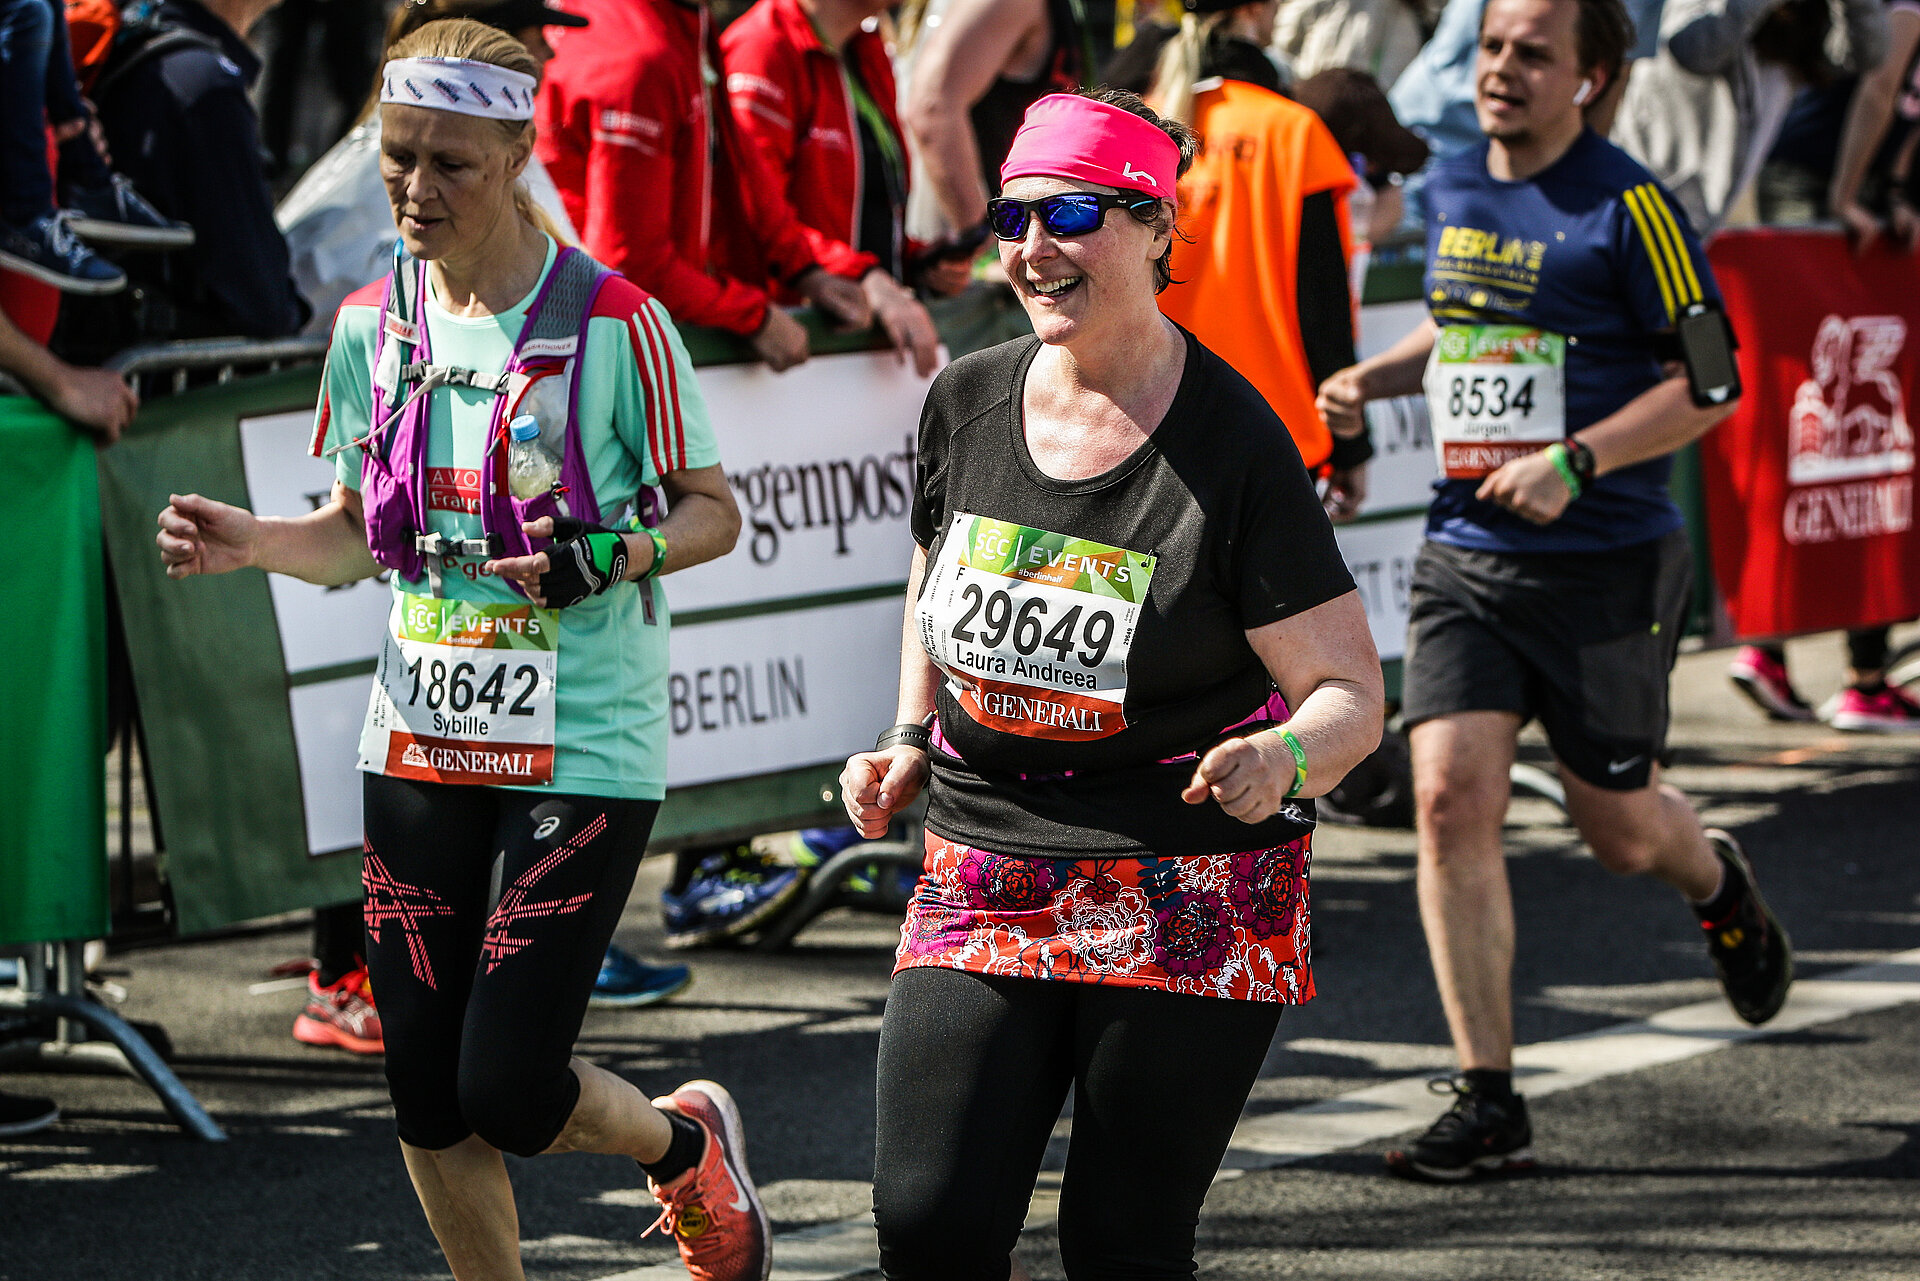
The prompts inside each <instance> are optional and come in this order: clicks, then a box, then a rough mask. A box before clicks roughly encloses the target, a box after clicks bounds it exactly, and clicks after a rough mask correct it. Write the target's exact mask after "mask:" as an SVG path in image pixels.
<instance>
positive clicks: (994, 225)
mask: <svg viewBox="0 0 1920 1281" xmlns="http://www.w3.org/2000/svg"><path fill="white" fill-rule="evenodd" d="M1158 203H1159V201H1157V200H1155V199H1154V198H1153V197H1152V196H1143V195H1141V194H1140V193H1139V192H1137V191H1123V192H1121V193H1120V194H1119V195H1117V196H1106V195H1101V194H1100V193H1098V192H1093V191H1069V192H1065V193H1062V194H1061V195H1058V196H1042V197H1041V198H1040V199H1038V200H1012V199H1009V198H1008V197H1006V196H1001V197H999V198H998V199H995V200H989V201H987V226H988V227H990V228H991V229H992V230H993V234H994V235H996V236H998V237H1000V239H1002V240H1024V239H1026V235H1027V221H1028V220H1029V219H1030V218H1032V217H1033V216H1034V215H1035V214H1038V215H1039V216H1040V225H1041V226H1042V227H1045V228H1046V229H1047V234H1048V235H1050V236H1084V235H1086V234H1087V233H1088V232H1091V231H1094V230H1096V229H1097V228H1098V227H1099V226H1100V224H1101V222H1102V221H1104V220H1105V218H1106V216H1107V210H1109V209H1125V210H1126V211H1127V212H1128V213H1135V212H1139V211H1143V210H1148V209H1151V208H1153V206H1155V205H1156V204H1158Z"/></svg>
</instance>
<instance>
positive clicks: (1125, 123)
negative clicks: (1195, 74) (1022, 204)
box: [1000, 93, 1180, 200]
mask: <svg viewBox="0 0 1920 1281" xmlns="http://www.w3.org/2000/svg"><path fill="white" fill-rule="evenodd" d="M1179 170H1180V148H1178V147H1176V146H1175V145H1174V143H1173V139H1171V138H1169V137H1167V135H1166V134H1165V133H1162V132H1161V131H1160V129H1159V128H1158V127H1157V126H1155V125H1151V124H1148V123H1147V122H1146V121H1145V120H1142V119H1141V118H1140V117H1139V116H1136V115H1134V114H1133V113H1132V112H1131V111H1123V110H1121V109H1120V108H1119V107H1114V106H1109V105H1108V104H1106V103H1104V102H1095V101H1094V100H1093V99H1091V98H1082V97H1080V96H1078V95H1077V94H1070V93H1054V94H1048V95H1047V96H1046V97H1044V98H1042V99H1040V100H1039V101H1038V102H1036V103H1034V104H1033V105H1032V106H1031V107H1028V108H1027V118H1026V120H1025V121H1024V122H1022V124H1021V125H1020V132H1019V133H1017V134H1015V135H1014V136H1013V147H1012V148H1011V149H1010V150H1009V151H1008V152H1007V162H1006V163H1005V164H1003V165H1001V166H1000V181H1001V183H1002V184H1003V185H1004V184H1006V183H1009V182H1012V181H1013V180H1014V179H1015V178H1031V177H1035V176H1046V177H1050V178H1076V179H1078V180H1079V181H1081V182H1093V183H1098V184H1100V185H1101V186H1103V187H1124V188H1126V189H1127V190H1130V191H1144V192H1146V193H1147V194H1148V195H1150V196H1158V197H1159V198H1160V199H1162V200H1172V199H1173V198H1174V194H1173V184H1174V179H1175V177H1176V176H1177V175H1178V173H1179Z"/></svg>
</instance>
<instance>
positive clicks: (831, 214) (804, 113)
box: [720, 0, 906, 279]
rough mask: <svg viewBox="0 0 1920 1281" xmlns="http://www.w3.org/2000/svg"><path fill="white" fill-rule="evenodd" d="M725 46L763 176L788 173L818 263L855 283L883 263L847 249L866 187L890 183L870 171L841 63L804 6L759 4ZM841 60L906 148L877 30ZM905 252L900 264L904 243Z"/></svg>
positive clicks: (734, 97) (745, 132)
mask: <svg viewBox="0 0 1920 1281" xmlns="http://www.w3.org/2000/svg"><path fill="white" fill-rule="evenodd" d="M720 48H721V49H722V51H724V53H725V56H726V67H727V99H728V101H729V103H730V104H731V105H732V108H733V119H734V123H735V124H736V125H737V126H738V127H739V130H740V133H741V134H742V136H744V137H746V138H749V139H751V140H752V141H753V142H754V143H755V144H756V145H757V146H758V147H759V149H760V154H761V156H762V158H763V159H764V160H765V161H766V163H767V168H768V169H769V170H770V171H772V172H773V173H774V174H776V175H780V174H784V175H786V182H785V184H784V186H783V188H782V192H783V194H784V197H785V201H786V203H787V204H789V205H791V206H792V209H793V212H794V214H795V215H796V216H797V217H798V218H799V220H800V222H801V223H802V224H804V225H805V227H806V229H807V236H808V242H809V243H810V244H811V245H812V246H813V248H814V252H815V255H816V256H817V257H818V259H819V261H820V262H821V263H822V264H823V265H826V266H827V268H828V270H830V271H833V272H835V273H836V274H838V275H844V276H850V277H852V278H854V279H858V278H859V275H863V274H865V273H866V272H867V271H870V270H872V269H873V267H875V266H876V265H878V264H877V261H876V260H875V259H874V258H873V256H872V255H870V254H864V253H859V252H858V251H857V250H854V249H852V248H851V246H852V245H853V244H855V243H856V242H857V241H858V240H859V236H860V202H861V199H862V196H863V192H864V188H865V184H866V183H868V182H881V183H884V182H885V181H886V177H885V175H882V174H877V173H873V174H870V173H866V172H864V166H863V165H862V163H861V153H860V134H859V124H858V121H857V118H856V116H855V114H854V103H853V94H852V91H851V90H850V89H849V88H848V84H847V73H846V70H845V68H844V66H843V65H842V63H841V60H840V55H839V54H836V53H835V52H834V50H832V49H830V48H828V47H827V45H826V44H825V43H823V42H822V41H821V39H820V35H819V33H818V32H817V31H815V30H814V27H813V22H812V20H811V19H810V18H809V17H808V16H807V12H806V10H804V9H802V8H801V7H800V3H799V0H759V2H758V3H757V4H755V5H754V6H753V8H751V9H749V10H747V12H746V13H745V14H743V15H742V16H741V17H740V19H739V20H738V21H736V22H735V23H734V24H733V25H732V26H730V27H728V28H727V30H726V34H724V35H722V36H721V37H720ZM843 52H844V54H845V56H846V58H847V60H848V61H849V62H851V63H852V65H853V66H854V67H855V68H856V69H857V71H858V72H859V75H860V81H861V83H862V84H863V85H864V86H865V87H866V89H867V92H868V94H869V95H870V96H871V97H872V98H873V100H874V103H875V105H877V106H878V107H879V108H880V111H881V114H882V115H883V116H884V117H885V118H886V122H887V127H888V128H889V129H891V130H892V131H893V136H894V138H895V139H896V140H903V139H904V138H905V136H906V135H905V134H904V133H902V132H901V129H900V119H899V115H898V113H897V111H896V108H895V106H894V98H895V96H896V94H895V90H894V83H893V62H892V59H890V58H889V57H888V56H887V45H886V41H885V40H883V39H882V38H881V37H880V35H879V34H878V33H877V32H872V31H860V32H856V33H855V34H854V36H853V38H852V39H851V40H849V41H847V43H846V46H845V48H844V50H843ZM900 147H901V152H900V154H901V157H902V161H903V164H902V173H901V174H900V187H901V190H900V196H901V203H902V206H903V208H901V209H899V210H896V223H897V221H898V218H899V216H900V215H901V214H903V213H904V212H905V211H904V203H905V197H906V174H905V172H904V170H905V164H904V160H905V155H906V149H905V148H906V144H905V142H904V141H901V142H900ZM901 251H902V252H901V255H900V256H901V257H902V258H903V259H904V257H905V246H904V245H902V246H901ZM850 254H855V255H857V257H858V258H859V259H864V260H865V261H864V264H862V263H860V262H857V261H854V260H852V259H849V258H848V257H847V255H850ZM856 267H857V268H858V272H857V273H856V271H855V270H854V269H855V268H856Z"/></svg>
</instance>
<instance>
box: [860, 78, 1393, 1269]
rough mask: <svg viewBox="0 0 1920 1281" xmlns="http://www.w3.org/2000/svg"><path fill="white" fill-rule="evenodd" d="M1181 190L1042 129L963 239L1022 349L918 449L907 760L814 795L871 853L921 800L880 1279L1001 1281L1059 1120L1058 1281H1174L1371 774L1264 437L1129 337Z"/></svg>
mask: <svg viewBox="0 0 1920 1281" xmlns="http://www.w3.org/2000/svg"><path fill="white" fill-rule="evenodd" d="M1191 157H1192V135H1191V134H1190V133H1188V132H1187V131H1186V130H1184V129H1183V128H1181V127H1180V126H1178V125H1164V124H1163V123H1162V122H1161V121H1160V120H1159V118H1158V117H1157V116H1154V115H1153V114H1152V113H1150V112H1149V111H1147V110H1146V108H1145V107H1144V106H1142V105H1141V104H1140V101H1139V99H1138V98H1137V97H1135V96H1134V95H1132V94H1124V93H1119V92H1115V91H1108V92H1106V93H1104V94H1101V95H1099V96H1098V97H1096V98H1089V97H1084V96H1077V95H1055V96H1052V97H1048V98H1044V99H1042V100H1041V101H1040V102H1038V103H1036V104H1035V105H1034V107H1033V108H1032V109H1031V110H1030V111H1029V112H1028V114H1027V118H1026V122H1025V124H1024V125H1023V126H1022V129H1021V132H1020V134H1019V135H1018V137H1016V139H1015V142H1014V146H1013V149H1012V151H1011V152H1010V154H1009V156H1008V160H1007V163H1006V166H1005V167H1004V168H1003V170H1002V172H1001V179H1002V183H1003V186H1004V193H1003V196H1002V197H1001V198H1000V199H998V200H995V201H993V202H992V203H991V204H990V206H989V222H990V224H991V225H992V226H993V228H994V231H995V234H996V235H998V236H999V237H1000V238H1001V250H1000V252H1001V262H1002V264H1003V266H1004V267H1005V268H1006V272H1007V275H1008V277H1009V279H1011V280H1012V281H1013V283H1014V287H1015V289H1016V290H1017V291H1018V292H1019V294H1020V297H1021V300H1022V302H1023V303H1024V305H1025V306H1026V308H1027V312H1028V315H1029V317H1030V318H1031V320H1032V321H1033V326H1034V331H1035V334H1036V337H1034V338H1028V339H1022V340H1019V341H1016V342H1012V343H1008V344H1006V345H1004V346H1001V347H996V348H992V349H989V350H987V351H983V352H978V353H975V354H974V355H971V356H968V357H966V358H964V359H962V360H959V361H956V362H955V363H954V364H953V365H951V366H949V367H948V368H947V370H945V371H944V372H943V373H942V374H941V375H940V377H939V379H938V380H937V381H936V382H935V384H934V387H933V390H932V391H931V393H930V394H929V396H928V400H927V405H926V408H925V410H924V411H923V414H922V417H921V426H920V460H919V475H918V478H917V492H916V494H915V498H914V510H913V529H914V536H915V541H916V542H917V543H918V545H919V547H918V550H917V551H916V553H915V556H914V563H913V570H912V581H911V584H910V585H909V588H908V602H909V605H910V609H909V612H908V616H907V629H906V636H905V638H904V642H905V643H904V646H903V654H902V672H901V685H900V703H899V708H900V721H901V724H899V725H897V726H895V727H894V729H892V730H890V731H888V732H887V733H886V734H884V735H882V736H881V739H880V742H879V744H878V746H877V748H876V750H875V751H873V752H866V753H861V754H860V755H857V756H855V757H853V758H852V759H851V760H849V761H848V763H847V767H846V770H845V772H844V773H843V774H842V776H841V781H842V785H843V789H844V794H845V798H846V805H847V812H848V814H849V815H850V816H851V817H852V819H853V821H854V822H855V824H857V825H858V826H859V827H860V828H861V830H862V832H863V833H865V834H867V835H870V836H872V835H878V834H880V833H881V832H882V831H884V830H885V827H886V824H887V822H888V820H889V819H890V818H891V817H892V815H893V814H895V813H896V812H898V811H899V810H900V809H901V808H902V807H903V806H905V805H906V804H908V803H909V802H910V801H911V800H912V799H913V798H914V797H915V796H916V795H917V794H918V793H919V791H920V789H921V788H922V787H923V786H925V785H927V784H928V782H929V779H930V780H931V793H930V798H929V809H928V814H927V851H928V853H927V864H926V868H927V870H926V874H925V875H924V876H923V877H922V880H921V883H920V885H919V887H918V889H917V890H916V892H915V895H914V900H913V904H912V906H911V908H910V910H909V914H908V918H907V922H906V925H905V927H904V929H903V937H902V941H901V945H900V951H899V962H898V965H897V968H896V971H895V978H894V985H893V990H892V994H891V996H890V998H889V1000H888V1003H887V1014H886V1021H885V1025H884V1028H883V1030H882V1033H881V1040H880V1062H879V1133H878V1150H877V1155H876V1162H875V1164H876V1170H875V1179H874V1184H875V1188H874V1201H875V1214H876V1218H877V1221H878V1223H879V1228H880V1246H881V1267H882V1270H883V1272H884V1273H885V1274H886V1275H887V1276H888V1277H890V1278H920V1277H933V1276H939V1277H981V1278H989V1277H991V1278H994V1281H999V1279H1000V1278H1004V1277H1006V1276H1007V1275H1008V1254H1009V1251H1010V1250H1011V1248H1012V1246H1013V1243H1014V1241H1015V1240H1016V1238H1017V1237H1018V1234H1019V1231H1020V1225H1021V1222H1022V1220H1023V1219H1024V1217H1025V1214H1026V1205H1027V1198H1028V1192H1029V1191H1030V1190H1031V1188H1032V1185H1033V1178H1034V1175H1035V1174H1036V1173H1037V1171H1038V1169H1039V1164H1040V1160H1041V1157H1042V1155H1043V1154H1044V1150H1045V1147H1046V1143H1047V1139H1048V1137H1049V1135H1050V1133H1051V1130H1052V1126H1053V1123H1054V1120H1055V1119H1056V1118H1057V1117H1058V1115H1059V1111H1060V1106H1061V1104H1062V1102H1063V1101H1064V1099H1065V1097H1066V1092H1067V1089H1068V1086H1069V1085H1072V1086H1073V1087H1074V1088H1075V1091H1076V1095H1075V1097H1076V1100H1077V1103H1076V1109H1075V1129H1074V1135H1073V1140H1072V1147H1071V1149H1070V1153H1069V1157H1068V1164H1067V1172H1066V1177H1065V1182H1064V1184H1063V1189H1062V1200H1061V1216H1060V1241H1061V1251H1062V1255H1063V1258H1064V1260H1065V1263H1066V1267H1067V1271H1068V1275H1069V1276H1075V1275H1090V1274H1099V1275H1113V1274H1115V1273H1116V1272H1117V1271H1119V1270H1121V1267H1120V1265H1122V1264H1124V1265H1125V1271H1126V1272H1127V1274H1128V1275H1133V1276H1167V1277H1190V1276H1191V1275H1192V1273H1193V1258H1192V1252H1193V1234H1194V1226H1195V1223H1196V1222H1197V1219H1198V1215H1199V1210H1200V1204H1201V1201H1202V1200H1203V1199H1204V1197H1205V1194H1206V1190H1207V1187H1208V1184H1209V1182H1210V1180H1211V1178H1212V1176H1213V1173H1214V1171H1215V1169H1216V1168H1217V1167H1218V1164H1219V1161H1220V1158H1221V1156H1222V1154H1223V1153H1224V1152H1225V1150H1226V1145H1227V1142H1228V1139H1229V1137H1230V1136H1231V1133H1232V1130H1233V1126H1234V1122H1235V1121H1236V1120H1237V1118H1238V1116H1239V1113H1240V1108H1241V1106H1242V1105H1243V1104H1244V1102H1245V1100H1246V1096H1247V1091H1248V1090H1249V1088H1250V1087H1251V1085H1252V1082H1253V1079H1254V1077H1255V1075H1256V1074H1257V1072H1258V1070H1259V1067H1260V1063H1261V1061H1262V1059H1263V1058H1264V1056H1265V1054H1266V1050H1267V1046H1268V1043H1269V1042H1270V1041H1271V1039H1272V1035H1273V1030H1274V1027H1275V1025H1276V1022H1277V1020H1278V1017H1279V1011H1280V1007H1281V1006H1282V1005H1283V1004H1287V1003H1294V1002H1300V1001H1305V1000H1307V999H1308V998H1309V997H1310V996H1311V995H1312V992H1313V983H1312V976H1311V972H1310V969H1309V966H1308V913H1307V905H1306V884H1307V860H1308V852H1309V845H1308V837H1309V833H1310V832H1311V830H1312V827H1313V809H1312V806H1311V804H1310V803H1309V802H1307V801H1306V800H1305V798H1306V797H1309V796H1317V795H1320V794H1322V793H1324V792H1326V791H1328V790H1329V789H1331V788H1332V787H1333V786H1334V785H1335V784H1336V783H1338V782H1339V780H1340V778H1341V777H1342V776H1343V775H1344V774H1345V773H1346V771H1347V770H1348V769H1349V768H1351V767H1352V765H1353V764H1354V763H1356V762H1357V761H1359V760H1360V759H1361V758H1362V757H1364V756H1365V755H1366V754H1367V753H1368V752H1369V751H1370V750H1372V748H1373V746H1374V745H1375V744H1376V743H1377V742H1378V740H1379V735H1380V724H1381V711H1382V688H1381V679H1380V666H1379V660H1378V658H1377V656H1376V655H1375V652H1374V647H1373V642H1372V638H1371V635H1370V633H1369V631H1368V628H1367V622H1366V618H1365V615H1364V613H1363V612H1362V609H1361V606H1360V603H1359V599H1358V597H1357V596H1356V594H1355V593H1354V591H1353V580H1352V579H1351V577H1350V576H1349V575H1348V573H1347V569H1346V566H1345V564H1344V563H1343V562H1342V560H1341V558H1340V555H1339V550H1338V548H1337V547H1336V545H1335V543H1334V539H1333V532H1332V529H1331V528H1330V527H1329V525H1328V523H1327V519H1326V515H1325V513H1324V512H1323V510H1322V509H1321V506H1320V503H1319V501H1318V499H1317V497H1316V495H1315V493H1314V489H1313V485H1312V482H1311V481H1310V480H1309V479H1308V477H1307V474H1306V471H1305V469H1304V467H1303V466H1302V465H1301V462H1300V456H1299V453H1298V451H1297V450H1296V449H1295V447H1294V445H1293V442H1292V439H1291V438H1290V436H1289V435H1288V433H1287V430H1286V428H1285V427H1284V426H1283V425H1282V424H1281V422H1280V420H1279V419H1278V418H1277V417H1275V415H1274V413H1273V411H1272V410H1271V409H1270V408H1269V407H1268V406H1267V404H1266V402H1265V400H1264V399H1262V398H1261V396H1260V394H1259V393H1258V392H1257V391H1255V390H1254V389H1253V387H1252V386H1251V385H1249V384H1248V383H1247V381H1246V380H1245V379H1243V378H1241V377H1240V376H1239V375H1238V374H1236V373H1235V372H1234V371H1233V370H1232V369H1231V368H1229V367H1228V366H1227V365H1226V364H1225V363H1224V362H1222V361H1221V360H1220V359H1219V358H1218V357H1216V356H1214V355H1213V354H1212V353H1211V352H1209V351H1208V350H1207V349H1206V348H1205V347H1203V346H1201V345H1200V344H1199V343H1198V342H1197V341H1195V339H1194V338H1193V336H1192V335H1191V334H1189V333H1187V332H1186V331H1184V330H1182V329H1180V328H1179V327H1178V326H1176V325H1174V324H1173V323H1172V322H1170V321H1168V320H1166V319H1165V318H1164V317H1162V316H1161V314H1160V312H1159V310H1158V308H1157V307H1156V305H1155V295H1156V294H1157V292H1158V291H1159V289H1161V288H1163V287H1164V286H1165V284H1166V278H1167V269H1166V259H1167V253H1168V251H1169V249H1170V247H1171V243H1172V234H1173V233H1172V222H1173V195H1174V181H1175V178H1176V176H1177V174H1178V172H1179V171H1180V170H1183V169H1184V168H1185V166H1186V165H1187V164H1188V163H1189V162H1190V161H1191ZM1115 210H1119V211H1121V215H1120V216H1110V215H1111V214H1112V213H1113V212H1114V211H1115ZM1289 709H1292V711H1291V713H1290V712H1289ZM929 727H930V728H929Z"/></svg>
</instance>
